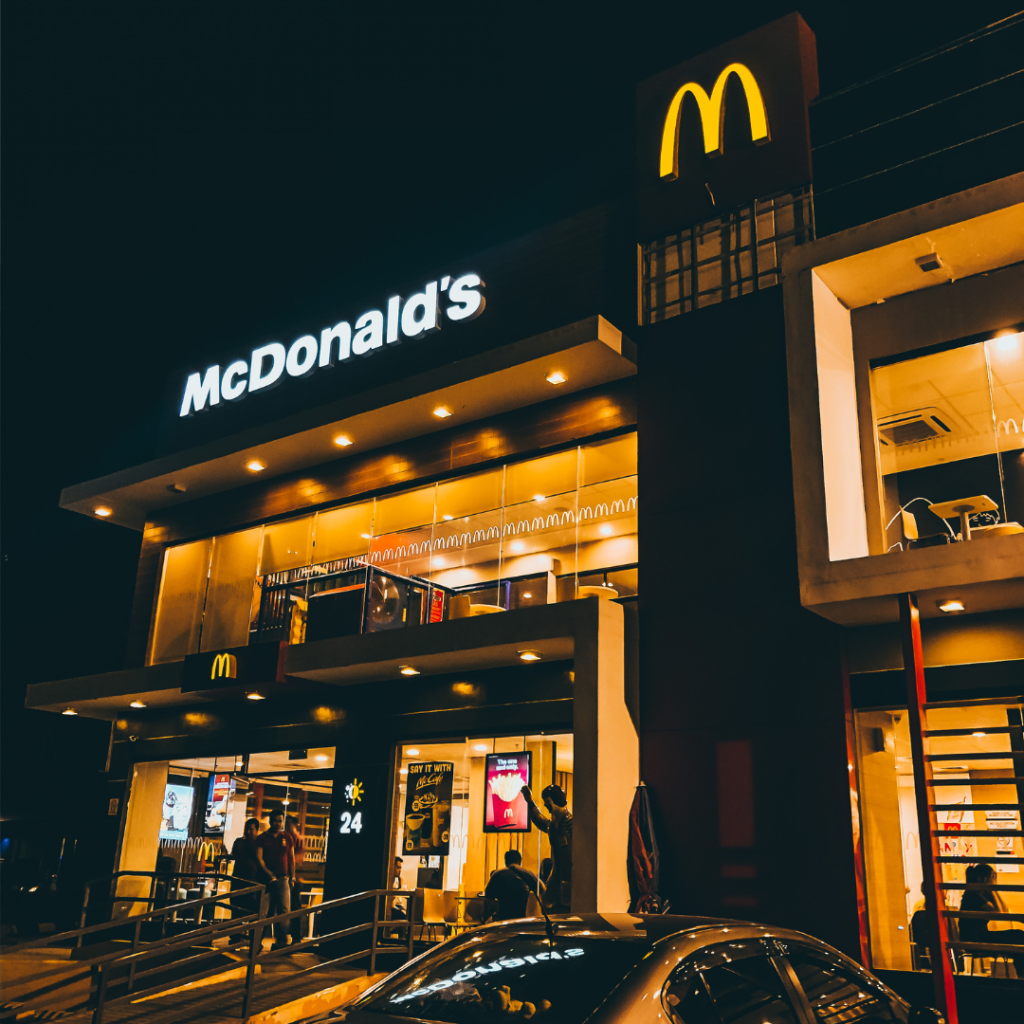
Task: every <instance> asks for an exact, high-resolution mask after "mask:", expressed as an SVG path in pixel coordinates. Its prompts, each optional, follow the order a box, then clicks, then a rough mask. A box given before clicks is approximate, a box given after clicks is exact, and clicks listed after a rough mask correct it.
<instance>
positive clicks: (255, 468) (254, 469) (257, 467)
mask: <svg viewBox="0 0 1024 1024" xmlns="http://www.w3.org/2000/svg"><path fill="white" fill-rule="evenodd" d="M245 468H246V469H247V470H249V472H250V473H262V472H263V470H265V469H266V468H267V467H266V466H264V465H263V463H262V462H260V460H259V459H250V460H249V461H248V462H247V463H246V464H245Z"/></svg>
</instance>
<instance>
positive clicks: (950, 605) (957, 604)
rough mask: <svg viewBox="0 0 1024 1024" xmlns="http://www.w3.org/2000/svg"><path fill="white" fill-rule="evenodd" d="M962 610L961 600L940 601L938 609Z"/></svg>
mask: <svg viewBox="0 0 1024 1024" xmlns="http://www.w3.org/2000/svg"><path fill="white" fill-rule="evenodd" d="M963 610H964V603H963V601H940V602H939V611H940V612H962V611H963Z"/></svg>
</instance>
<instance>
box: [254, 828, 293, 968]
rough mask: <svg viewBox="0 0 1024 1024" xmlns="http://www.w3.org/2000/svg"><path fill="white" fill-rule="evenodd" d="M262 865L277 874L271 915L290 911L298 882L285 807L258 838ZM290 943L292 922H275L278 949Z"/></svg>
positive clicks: (271, 891)
mask: <svg viewBox="0 0 1024 1024" xmlns="http://www.w3.org/2000/svg"><path fill="white" fill-rule="evenodd" d="M256 853H257V856H258V857H259V861H260V866H261V867H262V868H264V869H265V870H267V871H269V872H270V874H271V875H273V881H271V882H268V883H267V894H268V895H269V897H270V903H269V906H268V907H267V916H268V917H274V916H275V915H277V914H286V913H288V911H289V910H291V909H292V906H291V892H292V886H293V885H294V884H295V849H294V843H293V840H292V837H291V836H290V835H289V834H288V833H287V832H286V831H285V830H284V811H274V812H272V813H271V815H270V828H269V829H267V831H266V832H264V833H263V834H262V835H260V836H259V838H258V839H257V840H256ZM287 945H288V922H287V921H281V922H278V923H277V924H275V925H274V946H273V948H274V949H279V948H280V947H281V946H287Z"/></svg>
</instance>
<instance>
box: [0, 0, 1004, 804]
mask: <svg viewBox="0 0 1024 1024" xmlns="http://www.w3.org/2000/svg"><path fill="white" fill-rule="evenodd" d="M792 9H793V8H792V7H791V6H790V5H788V4H776V3H761V4H756V5H755V4H749V3H732V4H728V3H710V4H699V5H698V4H693V3H686V2H675V3H654V2H651V3H644V2H632V3H625V2H623V3H618V4H601V3H589V4H572V5H569V4H554V3H546V4H533V3H519V4H501V5H497V4H476V5H446V4H416V5H412V4H398V3H392V4H387V5H385V4H380V3H376V4H362V5H358V4H353V3H321V4H315V3H310V4H288V5H284V4H262V3H247V4H195V5H187V4H171V3H166V2H165V3H158V2H153V0H151V2H148V3H131V4H115V3H103V4H90V3H81V2H73V3H62V4H56V3H47V2H40V0H14V2H8V3H7V4H5V5H4V7H3V12H2V13H3V25H2V28H3V34H2V58H3V59H2V86H3V88H2V96H3V108H2V115H3V116H2V133H3V148H2V171H3V192H2V200H0V201H2V225H3V247H2V273H3V278H2V286H3V305H2V329H3V357H4V364H3V370H4V373H3V384H2V386H3V410H2V415H3V428H4V429H3V461H2V483H3V498H4V501H3V513H4V516H3V535H2V541H3V569H4V574H3V612H4V620H3V625H4V640H5V643H4V645H3V682H2V696H3V737H4V742H3V757H4V776H3V783H4V788H3V808H2V811H3V813H4V815H11V814H14V815H18V814H22V813H33V812H36V811H38V810H39V804H38V799H37V794H38V792H39V789H40V788H46V787H49V790H50V791H51V792H58V791H60V790H61V789H62V788H63V789H64V790H66V789H67V779H68V778H69V771H70V770H71V768H72V767H73V769H74V771H76V772H84V773H92V776H95V773H96V771H97V769H98V768H101V767H102V760H103V755H104V754H105V750H106V733H105V730H104V729H103V728H102V727H99V728H97V726H96V723H90V722H85V721H83V720H76V719H67V718H59V717H57V716H53V715H46V714H44V713H41V712H24V711H20V710H19V708H20V705H21V703H22V701H23V698H24V687H25V684H26V683H28V682H34V681H38V680H43V679H53V678H62V677H65V676H72V675H81V674H86V673H91V672H98V671H105V670H110V669H116V668H119V667H121V657H122V651H123V644H124V634H125V629H126V626H127V618H128V612H129V608H130V601H131V597H132V588H133V579H134V568H135V565H134V563H135V559H136V558H137V553H138V542H139V537H138V535H137V534H134V533H132V532H130V531H127V530H124V529H122V528H120V527H117V526H114V525H113V524H107V523H102V522H97V521H92V520H88V519H86V518H84V517H82V516H79V515H76V514H74V513H71V512H65V511H62V510H60V509H58V507H57V500H58V495H59V491H60V488H61V487H62V486H65V485H67V484H69V483H73V482H76V481H79V480H82V479H88V478H90V477H92V476H96V475H99V474H101V473H104V472H109V471H111V470H113V469H116V468H119V467H122V466H125V465H130V464H132V463H133V462H135V461H138V460H140V459H142V458H145V457H146V456H147V454H148V452H149V450H150V447H151V445H152V442H153V439H154V435H155V430H156V425H157V424H156V407H157V405H158V402H159V399H160V397H161V395H162V389H163V377H164V375H165V371H166V370H167V369H168V368H170V367H173V366H179V365H181V364H182V363H183V362H188V361H190V360H191V359H193V358H194V359H197V360H201V359H202V358H203V356H204V353H206V352H209V351H210V350H211V349H212V348H217V349H220V348H221V347H223V345H224V344H225V343H227V342H231V341H236V340H237V341H239V342H240V343H242V344H243V345H244V343H245V341H246V339H248V338H250V337H253V336H264V335H266V334H267V333H268V332H271V331H274V330H276V329H278V328H280V329H284V328H287V327H288V326H290V325H292V324H294V323H297V322H298V323H301V322H303V319H304V317H303V311H304V310H307V309H309V308H313V307H317V308H319V307H322V306H323V305H324V304H325V302H329V303H331V304H338V303H340V302H342V301H344V300H347V299H348V298H349V297H351V298H357V297H358V296H359V295H361V294H362V293H365V292H369V291H372V290H373V289H374V288H375V287H379V286H381V283H382V282H386V281H387V280H389V279H391V280H393V279H394V278H395V276H396V272H397V273H398V276H403V277H404V276H407V275H409V274H414V273H416V272H417V270H418V268H419V267H421V266H422V267H433V266H436V265H437V264H438V263H439V262H441V261H443V260H445V259H448V258H455V257H458V256H461V255H465V254H467V253H472V252H474V251H476V250H478V249H481V248H483V247H485V246H487V245H490V244H493V243H495V242H499V241H502V240H504V239H507V238H510V237H514V236H516V235H518V234H520V233H522V232H525V231H527V230H529V229H531V228H532V227H535V226H537V225H539V224H542V223H544V222H547V221H550V220H553V219H555V218H558V217H562V216H566V215H569V214H571V213H574V212H576V211H577V210H579V209H582V208H585V207H587V206H590V205H593V204H595V203H598V202H600V201H602V200H603V199H605V198H607V197H609V196H611V195H614V194H616V193H617V192H619V191H622V190H624V189H628V188H629V187H630V183H631V175H632V166H633V121H632V114H633V90H634V86H635V84H636V83H637V82H638V81H640V80H641V79H643V78H645V77H647V76H649V75H651V74H654V73H655V72H658V71H660V70H663V69H664V68H667V67H670V66H672V65H673V64H676V63H679V62H680V61H682V60H685V59H686V58H688V57H690V56H693V55H694V54H696V53H699V52H701V51H703V50H706V49H709V48H710V47H712V46H716V45H718V44H719V43H721V42H724V41H726V40H727V39H729V38H732V37H734V36H736V35H739V34H741V33H743V32H745V31H748V30H750V29H752V28H755V27H757V26H758V25H760V24H764V23H766V22H768V21H771V20H773V19H774V18H776V17H780V16H781V15H783V14H786V13H788V12H789V11H790V10H792ZM799 9H800V11H801V13H802V14H803V15H804V17H805V19H806V20H807V21H808V23H809V24H810V25H811V27H812V28H813V29H814V30H815V32H816V34H817V39H818V61H819V69H820V77H821V86H822V93H823V94H824V93H828V92H831V91H834V90H836V89H839V88H842V87H843V86H845V85H847V84H850V83H851V82H854V81H858V80H861V79H863V78H866V77H868V76H870V75H872V74H874V73H876V72H878V71H881V70H883V69H885V68H888V67H890V66H892V65H894V64H897V63H900V62H901V61H903V60H906V59H908V58H910V57H912V56H915V55H917V54H919V53H922V52H925V51H927V50H929V49H932V48H933V47H935V46H938V45H940V44H942V43H944V42H946V41H948V40H951V39H953V38H956V37H957V36H959V35H963V34H965V33H967V32H970V31H972V30H974V29H977V28H980V27H982V26H983V25H986V24H989V23H992V22H994V21H997V20H999V19H1000V18H1003V17H1005V16H1007V15H1008V14H1010V13H1013V11H1014V5H1013V4H1012V3H1010V4H998V3H976V4H955V5H954V4H952V3H946V4H942V3H939V4H930V5H921V4H920V3H909V2H905V0H901V2H893V3H880V2H872V3H852V2H836V0H829V2H818V3H813V4H806V5H801V7H800V8H799ZM26 772H30V773H32V775H31V777H32V778H34V779H36V780H40V781H37V784H35V785H33V786H32V787H31V788H29V787H27V786H26V783H25V780H26V778H27V777H28V776H27V775H26Z"/></svg>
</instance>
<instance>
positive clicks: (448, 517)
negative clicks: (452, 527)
mask: <svg viewBox="0 0 1024 1024" xmlns="http://www.w3.org/2000/svg"><path fill="white" fill-rule="evenodd" d="M441 518H442V519H443V520H444V521H445V522H446V523H447V522H449V521H450V520H452V519H454V518H455V517H454V516H450V515H448V513H447V512H446V513H445V514H444V515H443V516H441Z"/></svg>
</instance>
